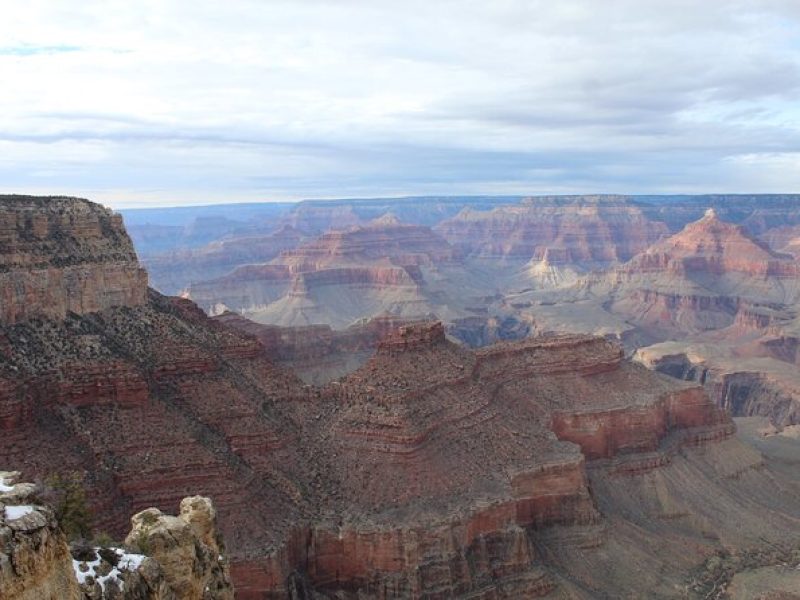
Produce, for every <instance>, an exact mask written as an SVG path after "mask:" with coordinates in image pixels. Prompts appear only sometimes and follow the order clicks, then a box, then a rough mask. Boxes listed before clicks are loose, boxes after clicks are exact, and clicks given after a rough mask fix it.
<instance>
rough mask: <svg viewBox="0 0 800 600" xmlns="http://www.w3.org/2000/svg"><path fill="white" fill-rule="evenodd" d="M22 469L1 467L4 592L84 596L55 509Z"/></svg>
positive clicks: (36, 598) (27, 598)
mask: <svg viewBox="0 0 800 600" xmlns="http://www.w3.org/2000/svg"><path fill="white" fill-rule="evenodd" d="M18 475H19V474H18V473H9V472H6V471H0V597H3V598H9V599H11V598H14V599H15V600H60V599H63V600H83V594H82V593H81V591H80V589H79V587H78V582H77V580H76V579H75V574H74V573H73V570H72V557H71V556H70V553H69V547H68V546H67V539H66V537H65V536H64V534H63V532H62V531H61V529H60V528H59V526H58V523H57V522H56V519H55V516H54V513H53V510H52V509H51V508H49V507H47V506H43V505H41V504H40V503H39V502H38V501H37V500H36V498H35V495H34V486H33V485H31V484H28V483H15V480H16V478H17V476H18Z"/></svg>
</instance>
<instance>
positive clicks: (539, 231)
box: [436, 196, 668, 265]
mask: <svg viewBox="0 0 800 600" xmlns="http://www.w3.org/2000/svg"><path fill="white" fill-rule="evenodd" d="M436 231H437V232H439V233H440V234H441V235H442V236H443V237H444V238H445V239H447V240H448V241H449V242H450V243H451V244H453V245H454V246H455V247H456V248H459V249H461V250H463V251H464V252H465V253H466V254H468V255H471V256H481V257H508V258H521V259H524V260H534V261H541V260H544V259H545V258H546V257H547V256H548V255H549V256H550V257H551V258H552V257H553V256H554V253H558V254H560V255H561V256H562V259H563V260H562V262H564V263H568V264H573V265H581V264H584V265H598V264H600V265H602V264H609V263H617V262H623V261H626V260H628V259H629V258H631V257H632V256H633V255H634V254H636V253H637V252H641V251H642V250H644V249H646V248H647V247H648V246H649V245H650V244H652V243H653V242H655V241H656V240H658V239H659V237H661V236H663V235H665V234H667V233H668V229H667V227H666V225H664V224H663V223H660V222H654V221H651V220H650V219H648V218H647V217H646V216H645V215H644V214H643V213H642V210H641V209H640V208H639V207H637V206H635V205H633V204H632V203H630V202H629V201H628V200H627V199H625V198H623V197H615V196H612V197H592V196H574V197H569V196H563V197H553V198H547V197H542V198H533V199H530V200H529V201H527V202H525V201H524V202H523V203H522V205H520V206H503V207H498V208H495V209H492V210H491V211H487V212H480V211H475V210H469V209H465V210H464V211H462V212H461V213H459V214H458V215H457V216H456V217H454V218H452V219H450V220H447V221H444V222H443V223H440V224H439V225H438V226H437V227H436Z"/></svg>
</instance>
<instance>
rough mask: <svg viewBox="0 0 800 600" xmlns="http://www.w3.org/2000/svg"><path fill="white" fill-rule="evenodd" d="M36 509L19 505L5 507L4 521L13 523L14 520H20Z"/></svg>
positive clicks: (28, 505) (26, 505) (27, 505)
mask: <svg viewBox="0 0 800 600" xmlns="http://www.w3.org/2000/svg"><path fill="white" fill-rule="evenodd" d="M34 510H36V507H34V506H31V505H30V504H21V505H19V506H6V521H13V520H14V519H21V518H22V517H24V516H25V515H29V514H31V513H32V512H33V511H34Z"/></svg>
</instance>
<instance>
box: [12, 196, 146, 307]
mask: <svg viewBox="0 0 800 600" xmlns="http://www.w3.org/2000/svg"><path fill="white" fill-rule="evenodd" d="M146 292H147V274H146V273H145V271H144V270H143V269H142V268H141V267H140V266H139V264H138V263H137V261H136V253H135V252H134V249H133V244H132V243H131V241H130V238H129V237H128V234H127V233H126V232H125V228H124V227H123V225H122V218H121V217H120V216H119V215H115V214H114V213H112V212H111V211H110V210H107V209H105V208H102V207H101V206H98V205H96V204H93V203H91V202H88V201H86V200H79V199H75V198H61V197H54V198H39V197H30V196H0V322H1V323H16V322H18V321H22V320H25V319H28V318H31V317H39V316H47V317H54V318H62V317H64V316H65V315H66V314H67V313H68V312H74V313H78V314H83V313H87V312H94V311H98V310H103V309H105V308H108V307H110V306H140V305H142V304H144V303H145V298H146Z"/></svg>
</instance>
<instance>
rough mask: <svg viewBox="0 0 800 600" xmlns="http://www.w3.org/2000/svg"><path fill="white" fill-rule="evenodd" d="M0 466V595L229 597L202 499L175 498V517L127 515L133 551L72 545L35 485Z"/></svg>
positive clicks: (134, 599) (168, 599) (115, 599)
mask: <svg viewBox="0 0 800 600" xmlns="http://www.w3.org/2000/svg"><path fill="white" fill-rule="evenodd" d="M18 475H19V474H18V473H9V472H0V534H2V535H1V536H0V598H4V599H5V598H8V599H9V600H11V599H12V598H13V599H14V600H103V599H109V600H232V599H233V597H234V596H233V587H232V585H231V582H230V577H229V574H228V564H227V559H226V558H225V557H224V556H223V552H224V547H223V545H222V542H221V540H220V537H219V533H218V531H217V529H216V514H215V511H214V506H213V505H212V504H211V501H210V500H209V499H208V498H201V497H198V496H196V497H191V498H185V499H184V500H183V501H182V502H181V513H180V516H179V517H170V516H167V515H163V514H161V512H160V511H159V510H158V509H155V508H151V509H148V510H146V511H143V512H141V513H139V514H137V515H135V516H134V517H133V518H132V519H131V522H132V524H133V528H132V530H131V532H130V534H128V538H127V540H126V544H127V545H128V548H134V549H135V550H136V551H135V552H132V551H131V550H127V549H121V548H114V547H94V548H92V547H89V546H87V545H86V544H85V543H78V544H74V545H73V548H72V551H71V550H70V547H69V546H68V545H67V539H66V537H65V535H64V533H63V531H62V530H61V527H60V525H59V523H58V522H57V520H56V518H55V513H54V510H53V508H52V507H50V506H48V505H46V504H44V503H43V502H42V501H41V500H40V499H39V494H38V492H39V491H40V490H39V489H38V488H37V486H34V485H33V484H30V483H14V482H15V479H16V478H17V477H18Z"/></svg>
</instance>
